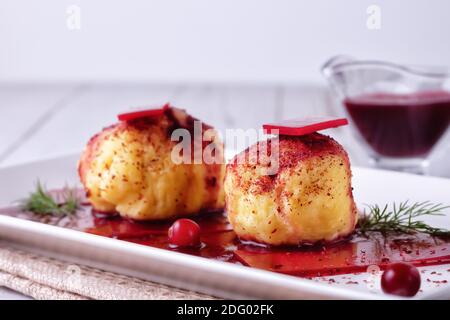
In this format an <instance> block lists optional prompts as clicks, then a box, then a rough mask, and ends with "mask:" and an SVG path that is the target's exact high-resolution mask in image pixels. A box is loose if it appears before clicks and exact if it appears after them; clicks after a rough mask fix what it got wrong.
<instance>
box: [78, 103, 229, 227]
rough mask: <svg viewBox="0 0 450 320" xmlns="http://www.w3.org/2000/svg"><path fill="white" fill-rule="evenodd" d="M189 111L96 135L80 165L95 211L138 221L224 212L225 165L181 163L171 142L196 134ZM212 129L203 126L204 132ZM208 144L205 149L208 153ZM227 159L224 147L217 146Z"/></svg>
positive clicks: (175, 111) (121, 124) (128, 123)
mask: <svg viewBox="0 0 450 320" xmlns="http://www.w3.org/2000/svg"><path fill="white" fill-rule="evenodd" d="M195 120H196V119H195V118H193V117H191V116H189V115H188V114H186V112H184V111H183V110H180V109H176V108H168V109H166V110H165V111H164V114H163V115H160V116H157V117H146V118H139V119H135V120H132V121H124V122H119V123H117V124H115V125H113V126H111V127H109V128H106V129H104V130H103V131H102V132H100V133H99V134H97V135H95V136H94V137H93V138H92V139H91V140H90V141H89V143H88V145H87V147H86V149H85V150H84V152H83V154H82V156H81V159H80V162H79V175H80V178H81V181H82V183H83V185H84V187H85V189H86V192H87V196H88V199H89V201H90V202H91V204H92V206H93V207H94V209H96V210H98V211H103V212H118V213H119V214H120V215H121V216H123V217H128V218H131V219H135V220H162V219H171V218H175V217H179V216H187V215H193V214H197V213H199V212H203V211H211V210H218V209H222V208H223V207H224V192H223V177H224V173H225V168H224V165H223V161H222V162H221V163H214V164H206V163H201V164H186V163H180V164H176V163H175V162H174V161H173V159H172V157H171V154H172V150H173V148H174V146H176V145H177V144H178V142H176V141H171V134H172V132H173V130H175V129H177V128H184V129H187V130H188V131H189V132H190V133H192V134H193V132H192V131H193V130H194V121H195ZM209 129H211V127H209V126H208V125H205V124H203V125H202V127H201V129H200V131H203V132H205V131H207V130H209ZM205 145H206V144H204V145H203V146H201V148H205ZM216 152H217V153H219V154H218V155H216V156H218V157H223V147H222V145H221V143H217V144H216Z"/></svg>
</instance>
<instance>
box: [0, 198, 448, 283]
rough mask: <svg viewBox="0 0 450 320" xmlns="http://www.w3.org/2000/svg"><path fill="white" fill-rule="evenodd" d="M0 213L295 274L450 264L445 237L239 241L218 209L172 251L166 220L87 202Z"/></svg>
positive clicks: (9, 209)
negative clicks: (281, 243) (193, 244)
mask: <svg viewBox="0 0 450 320" xmlns="http://www.w3.org/2000/svg"><path fill="white" fill-rule="evenodd" d="M0 214H3V215H9V216H14V217H17V218H20V219H26V220H32V221H37V222H41V223H46V224H51V225H56V226H59V227H63V228H69V229H74V230H79V231H83V232H87V233H92V234H96V235H99V236H104V237H110V238H115V239H120V240H123V241H129V242H134V243H138V244H141V245H146V246H151V247H156V248H161V249H165V250H171V251H178V252H182V253H186V254H191V255H196V256H200V257H204V258H208V259H215V260H221V261H226V262H230V263H236V264H243V265H246V266H250V267H254V268H259V269H264V270H269V271H274V272H279V273H285V274H290V275H295V276H300V277H317V276H327V275H338V274H347V273H356V272H365V271H366V270H367V268H368V266H370V265H378V266H380V267H381V268H382V269H383V267H385V266H387V265H388V264H390V263H392V262H397V261H406V262H410V263H412V264H414V265H416V266H424V265H436V264H447V263H450V241H444V240H439V239H436V238H431V237H429V236H426V235H418V236H399V237H394V238H384V237H382V236H379V235H376V234H374V235H371V236H370V237H369V238H365V237H356V236H355V237H352V238H350V239H348V240H346V241H342V242H340V243H335V244H333V245H328V246H315V247H303V248H267V247H262V246H258V245H252V244H243V243H241V242H240V241H239V239H238V238H237V237H236V234H235V233H234V232H233V230H232V228H231V226H230V225H229V223H228V222H227V219H226V216H225V215H224V214H223V213H209V214H204V215H202V216H199V217H195V218H193V220H195V221H197V223H198V224H199V225H200V227H201V241H202V246H201V247H200V248H195V249H194V248H192V249H190V248H183V249H174V248H171V247H170V246H169V243H168V237H167V231H168V228H169V227H170V225H171V222H167V223H148V222H133V221H130V220H126V219H122V218H120V217H119V216H110V215H103V214H96V213H94V212H92V210H91V208H90V207H89V206H84V207H83V208H82V210H79V212H78V213H77V214H75V215H73V216H67V217H63V218H58V217H54V216H39V215H36V214H33V213H29V212H22V211H20V210H19V209H17V208H7V209H1V210H0Z"/></svg>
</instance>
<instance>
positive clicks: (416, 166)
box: [322, 56, 450, 174]
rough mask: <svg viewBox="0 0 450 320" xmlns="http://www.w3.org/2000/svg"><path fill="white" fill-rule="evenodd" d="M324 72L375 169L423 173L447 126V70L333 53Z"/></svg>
mask: <svg viewBox="0 0 450 320" xmlns="http://www.w3.org/2000/svg"><path fill="white" fill-rule="evenodd" d="M322 73H323V75H324V76H325V78H326V79H327V80H328V83H329V85H330V87H331V88H332V90H333V92H334V94H335V96H336V98H337V99H338V102H339V105H341V106H343V107H344V108H345V110H346V113H347V115H348V117H349V119H350V121H351V124H352V127H353V128H355V129H356V130H354V131H355V132H356V136H357V138H358V140H359V141H361V142H362V144H363V145H364V146H365V149H366V150H367V152H368V154H369V156H370V158H371V160H372V163H373V164H374V165H375V166H376V167H379V168H384V169H390V170H399V171H407V172H413V173H418V174H425V173H426V168H427V166H428V161H427V159H428V157H429V155H430V153H431V151H432V150H433V148H434V146H435V145H436V144H437V143H438V141H439V140H440V139H441V138H442V136H443V135H444V133H445V132H446V130H447V128H448V125H449V119H450V74H449V73H448V72H445V71H440V70H438V69H436V68H434V69H431V68H416V67H406V66H402V65H398V64H394V63H389V62H382V61H360V60H355V59H353V58H350V57H347V56H336V57H334V58H332V59H330V60H329V61H327V62H326V63H325V64H324V66H323V67H322Z"/></svg>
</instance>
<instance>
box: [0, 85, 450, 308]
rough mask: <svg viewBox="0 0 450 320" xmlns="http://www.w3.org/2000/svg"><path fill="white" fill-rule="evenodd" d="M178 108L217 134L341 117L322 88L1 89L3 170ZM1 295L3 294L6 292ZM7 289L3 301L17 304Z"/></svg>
mask: <svg viewBox="0 0 450 320" xmlns="http://www.w3.org/2000/svg"><path fill="white" fill-rule="evenodd" d="M165 102H171V103H172V104H173V105H175V106H178V107H181V108H184V109H187V110H188V111H189V112H190V113H191V114H193V115H194V116H196V117H198V118H200V119H202V120H204V121H205V122H207V123H210V124H213V125H214V126H216V127H217V128H218V129H221V130H223V129H225V128H244V129H246V128H252V127H257V128H259V127H260V126H261V124H262V123H264V122H268V121H274V120H280V119H288V118H296V117H302V116H312V115H342V114H343V110H342V109H340V108H339V107H337V106H335V104H334V103H333V100H332V98H331V97H330V95H329V93H328V91H327V89H326V88H325V87H322V86H315V85H304V86H297V87H286V86H276V85H274V86H269V85H267V86H261V85H259V86H256V85H255V86H251V85H245V86H244V85H242V86H236V85H234V86H231V85H189V86H188V85H182V84H180V85H154V84H141V83H139V84H74V85H68V84H67V85H18V84H0V111H1V116H0V167H2V166H10V165H14V164H17V163H22V162H27V161H31V160H37V159H41V158H49V157H53V156H57V155H61V154H65V153H70V152H79V151H80V150H81V149H82V148H83V147H84V145H85V143H86V142H87V140H88V139H89V138H90V137H91V136H92V135H93V134H94V133H96V132H98V131H99V130H100V129H101V128H102V127H104V126H107V125H108V124H111V123H113V122H114V121H115V118H116V115H117V113H118V112H119V111H123V110H126V109H127V108H129V107H138V106H146V105H158V104H162V103H165ZM330 134H332V135H333V136H334V137H335V138H336V139H337V140H338V141H339V142H341V143H342V144H343V145H344V146H345V147H346V149H347V151H348V152H349V154H350V157H351V160H352V163H353V164H356V165H360V166H366V165H368V159H367V157H366V156H365V155H364V152H363V151H362V149H361V147H360V146H359V145H358V144H357V142H356V141H355V139H354V138H353V137H352V135H351V133H350V132H349V130H348V128H346V127H344V128H339V129H335V130H333V131H332V132H330ZM449 141H450V134H447V136H446V137H445V138H444V139H443V141H442V142H441V145H440V147H439V148H437V149H438V151H437V152H435V153H434V154H433V155H432V157H431V159H430V160H431V167H430V174H432V175H437V176H444V177H450V165H449V162H448V159H449V158H450V143H449ZM0 289H1V288H0ZM18 297H21V296H20V295H18V294H16V293H14V292H12V291H10V290H6V289H4V290H0V298H4V299H8V298H18Z"/></svg>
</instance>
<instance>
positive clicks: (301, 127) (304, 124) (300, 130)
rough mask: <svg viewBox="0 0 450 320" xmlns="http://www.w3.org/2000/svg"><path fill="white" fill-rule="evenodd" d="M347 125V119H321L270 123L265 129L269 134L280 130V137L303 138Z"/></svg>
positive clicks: (265, 125)
mask: <svg viewBox="0 0 450 320" xmlns="http://www.w3.org/2000/svg"><path fill="white" fill-rule="evenodd" d="M347 124H348V121H347V119H345V118H329V117H320V118H305V119H298V120H297V119H296V120H286V121H280V122H276V123H268V124H264V125H263V128H264V130H265V131H266V132H267V133H275V130H278V134H280V135H288V136H303V135H306V134H310V133H313V132H316V131H320V130H325V129H329V128H336V127H340V126H345V125H347Z"/></svg>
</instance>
